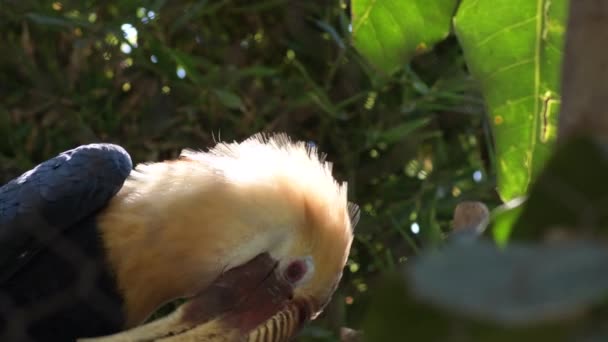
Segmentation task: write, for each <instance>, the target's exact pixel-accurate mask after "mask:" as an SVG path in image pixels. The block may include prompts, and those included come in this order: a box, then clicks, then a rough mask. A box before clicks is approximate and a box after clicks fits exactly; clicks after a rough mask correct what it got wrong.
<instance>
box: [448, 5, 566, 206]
mask: <svg viewBox="0 0 608 342" xmlns="http://www.w3.org/2000/svg"><path fill="white" fill-rule="evenodd" d="M566 5H567V0H553V1H543V0H538V1H530V0H515V1H513V0H463V1H462V2H461V4H460V7H459V9H458V13H457V15H456V17H455V18H454V27H455V32H456V35H457V37H458V40H459V41H460V43H461V45H462V48H463V50H464V55H465V58H466V61H467V64H468V67H469V68H470V70H471V73H472V74H473V76H474V77H475V78H476V79H477V80H478V81H479V83H480V85H481V89H482V92H483V96H484V98H485V101H486V107H487V109H488V111H489V114H490V117H491V121H492V123H493V126H492V127H493V133H494V137H495V142H496V157H497V173H498V176H497V177H498V179H497V182H498V191H499V194H500V196H501V198H502V200H503V201H508V200H511V199H513V198H515V197H518V196H521V195H524V194H525V193H526V191H527V189H528V186H529V185H530V182H531V181H532V180H533V179H534V177H535V176H536V175H537V174H538V172H539V171H540V170H541V169H542V166H543V164H544V163H545V161H546V159H547V157H548V156H549V154H550V152H551V149H552V145H553V142H554V140H555V135H556V125H557V113H558V110H559V104H560V94H559V81H560V68H561V60H562V53H563V39H564V31H565V16H566V8H567V6H566Z"/></svg>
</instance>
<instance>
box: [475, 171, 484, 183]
mask: <svg viewBox="0 0 608 342" xmlns="http://www.w3.org/2000/svg"><path fill="white" fill-rule="evenodd" d="M482 179H483V174H482V173H481V171H479V170H477V171H475V172H473V180H474V181H475V182H477V183H479V182H481V180H482Z"/></svg>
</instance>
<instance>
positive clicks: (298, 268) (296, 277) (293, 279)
mask: <svg viewBox="0 0 608 342" xmlns="http://www.w3.org/2000/svg"><path fill="white" fill-rule="evenodd" d="M313 273H314V264H313V261H312V257H310V256H307V257H305V258H302V259H296V260H293V261H291V262H290V263H289V264H288V265H287V267H285V269H284V270H283V277H284V278H285V279H286V280H287V281H288V282H289V283H290V284H292V285H296V284H301V283H303V282H306V281H307V280H308V279H310V277H311V276H312V274H313Z"/></svg>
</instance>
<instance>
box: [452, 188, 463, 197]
mask: <svg viewBox="0 0 608 342" xmlns="http://www.w3.org/2000/svg"><path fill="white" fill-rule="evenodd" d="M461 193H462V190H460V188H459V187H457V186H455V187H453V188H452V196H454V197H458V196H460V194H461Z"/></svg>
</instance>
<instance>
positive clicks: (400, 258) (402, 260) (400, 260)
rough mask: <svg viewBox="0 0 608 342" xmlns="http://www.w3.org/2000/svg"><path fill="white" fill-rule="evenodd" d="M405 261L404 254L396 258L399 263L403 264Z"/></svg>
mask: <svg viewBox="0 0 608 342" xmlns="http://www.w3.org/2000/svg"><path fill="white" fill-rule="evenodd" d="M406 261H407V257H405V256H400V257H399V259H397V262H398V263H400V264H403V263H405V262H406Z"/></svg>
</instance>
